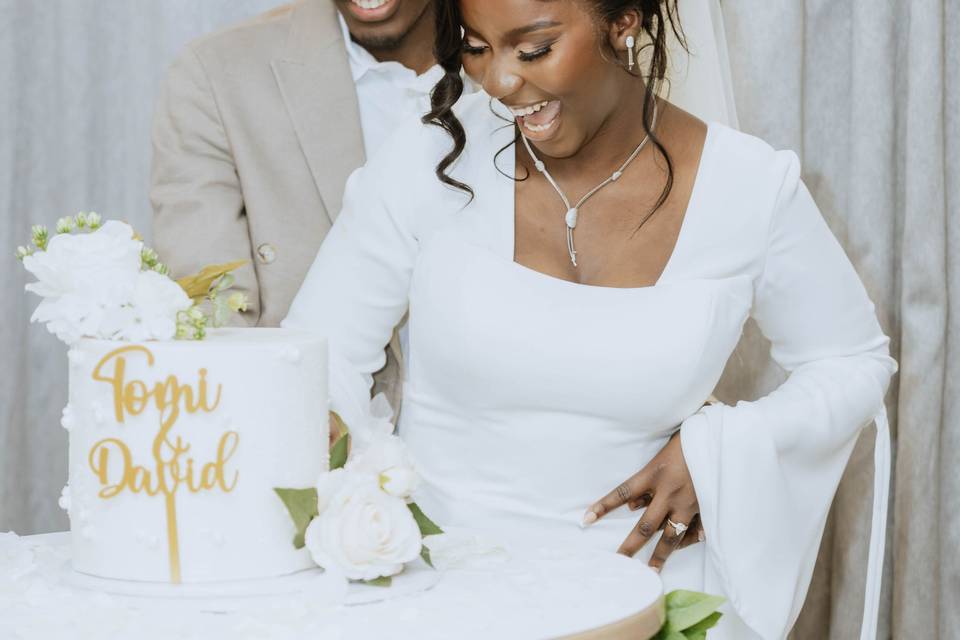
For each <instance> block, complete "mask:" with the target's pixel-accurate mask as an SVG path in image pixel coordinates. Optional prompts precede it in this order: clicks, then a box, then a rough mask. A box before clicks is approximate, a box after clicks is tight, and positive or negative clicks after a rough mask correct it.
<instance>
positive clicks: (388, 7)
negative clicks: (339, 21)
mask: <svg viewBox="0 0 960 640" xmlns="http://www.w3.org/2000/svg"><path fill="white" fill-rule="evenodd" d="M399 2H400V0H349V2H346V3H345V4H346V5H347V8H348V10H349V11H350V13H351V14H353V15H354V16H356V17H357V19H358V20H363V21H364V22H377V21H380V20H384V19H385V18H388V17H390V16H391V15H392V14H393V11H394V9H396V8H397V5H398V4H399Z"/></svg>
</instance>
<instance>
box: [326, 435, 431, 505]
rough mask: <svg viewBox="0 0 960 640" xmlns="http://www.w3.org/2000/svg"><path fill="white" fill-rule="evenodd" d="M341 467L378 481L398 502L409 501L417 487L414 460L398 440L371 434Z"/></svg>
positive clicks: (398, 438)
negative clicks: (402, 499)
mask: <svg viewBox="0 0 960 640" xmlns="http://www.w3.org/2000/svg"><path fill="white" fill-rule="evenodd" d="M344 467H345V468H346V469H347V470H348V471H359V472H362V473H369V474H371V475H373V476H375V477H377V479H378V480H379V482H380V486H381V487H383V490H384V491H386V492H387V493H389V494H390V495H392V496H397V497H398V498H408V497H410V495H411V494H413V492H414V491H415V490H416V488H417V486H419V476H418V475H417V472H416V468H415V465H414V463H413V459H412V457H411V456H410V452H409V451H408V450H407V445H406V443H405V442H404V441H403V440H401V439H400V437H399V436H394V435H390V434H386V433H382V432H381V433H374V434H373V435H372V436H371V437H370V438H369V439H368V440H366V441H365V442H362V443H361V444H359V445H358V446H357V449H356V450H354V452H353V455H351V456H350V459H349V460H347V463H346V464H345V465H344Z"/></svg>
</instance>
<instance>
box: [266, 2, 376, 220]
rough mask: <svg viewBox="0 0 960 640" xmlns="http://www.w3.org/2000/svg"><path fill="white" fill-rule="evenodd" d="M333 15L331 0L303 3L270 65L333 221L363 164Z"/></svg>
mask: <svg viewBox="0 0 960 640" xmlns="http://www.w3.org/2000/svg"><path fill="white" fill-rule="evenodd" d="M336 11H337V9H336V7H335V6H334V4H333V2H330V0H304V1H303V2H301V3H300V4H299V5H298V6H297V8H296V9H295V10H294V13H293V14H292V16H291V27H290V35H289V38H288V40H287V43H286V46H285V48H284V52H283V54H282V55H281V56H280V57H279V58H277V59H276V60H274V61H273V62H272V63H271V66H272V68H273V73H274V75H275V76H276V79H277V84H278V85H279V87H280V93H281V95H282V97H283V101H284V103H285V104H286V107H287V112H288V113H289V115H290V119H291V120H292V121H293V127H294V130H295V131H296V134H297V138H298V140H299V141H300V148H301V150H302V151H303V155H304V156H305V157H306V160H307V164H308V165H309V166H310V172H311V173H312V174H313V179H314V181H315V182H316V184H317V189H318V190H319V192H320V197H321V198H322V199H323V205H324V208H325V209H326V210H327V215H328V216H329V217H330V220H331V222H332V221H333V220H335V219H336V217H337V215H338V214H339V213H340V207H341V204H342V201H343V188H344V186H345V184H346V182H347V178H348V177H349V176H350V174H351V173H352V172H353V170H354V169H356V168H357V167H359V166H361V165H362V164H363V163H364V151H363V132H362V130H361V128H360V109H359V105H358V104H357V91H356V87H355V86H354V82H353V76H352V75H351V73H350V62H349V60H348V58H347V51H346V48H345V46H344V42H343V35H342V34H341V31H340V25H339V23H338V22H337V15H336Z"/></svg>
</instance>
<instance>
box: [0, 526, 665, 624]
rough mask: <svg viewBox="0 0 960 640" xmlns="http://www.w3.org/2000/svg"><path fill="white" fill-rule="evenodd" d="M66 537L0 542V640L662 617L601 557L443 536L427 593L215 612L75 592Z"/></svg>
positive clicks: (639, 586) (644, 591)
mask: <svg viewBox="0 0 960 640" xmlns="http://www.w3.org/2000/svg"><path fill="white" fill-rule="evenodd" d="M69 535H70V534H68V533H55V534H45V535H38V536H26V537H19V536H16V535H15V534H12V533H0V638H4V639H11V640H12V639H18V640H19V639H30V640H34V639H40V638H42V639H44V640H46V639H58V638H71V639H73V638H97V639H98V640H109V639H112V638H133V637H136V638H137V639H138V640H149V639H152V638H163V639H164V640H168V639H173V638H177V639H179V638H185V639H194V638H196V639H197V640H200V639H203V640H210V639H216V638H230V639H231V640H234V639H236V640H240V639H244V638H251V639H252V638H256V639H261V638H280V639H286V638H291V639H292V638H297V639H304V638H322V639H324V640H337V639H341V638H342V639H348V638H349V639H351V640H352V639H366V638H371V639H373V638H377V639H382V638H390V639H391V640H404V639H407V638H410V639H413V638H416V639H417V640H431V639H434V638H436V639H441V638H442V639H444V640H448V639H450V638H457V639H463V640H467V639H474V638H476V639H481V638H482V639H485V640H486V639H491V638H497V639H509V638H517V639H521V638H522V639H533V638H576V639H577V640H587V639H590V640H601V639H607V638H611V639H612V638H623V637H630V638H638V639H640V640H642V639H644V638H649V637H651V636H652V635H653V634H654V633H655V631H656V630H657V629H658V628H659V626H660V623H661V621H662V620H663V615H664V613H663V598H662V595H661V593H662V587H661V585H660V580H659V578H658V577H657V576H656V574H655V573H654V572H653V571H651V570H650V569H649V568H648V567H646V565H645V564H644V563H642V562H637V561H635V560H631V559H629V558H626V557H624V556H621V555H618V554H615V553H612V552H611V553H607V552H598V551H582V550H580V551H576V552H570V551H567V550H565V549H564V548H562V547H556V548H551V547H542V546H541V547H533V546H529V547H527V546H524V545H519V544H513V545H511V546H509V547H503V546H498V545H489V544H486V543H484V542H482V541H480V540H479V538H472V537H470V535H468V534H463V533H461V534H454V533H452V532H451V533H450V534H449V535H448V536H446V542H445V543H444V544H441V542H442V541H441V539H439V538H437V539H436V540H435V545H434V546H435V547H436V549H435V551H434V552H433V556H434V558H433V559H434V565H435V566H436V567H437V571H439V581H438V582H437V584H436V585H435V586H432V587H430V588H428V589H426V590H420V591H417V592H414V593H409V592H407V593H401V594H398V595H396V596H395V597H394V596H387V597H386V599H381V600H379V601H377V602H369V603H366V604H344V603H343V600H342V599H341V602H340V603H339V604H338V603H336V602H331V600H330V599H329V598H322V597H317V596H316V594H313V595H310V594H306V593H295V594H292V595H291V594H286V595H283V596H274V597H249V598H246V599H244V600H243V601H242V604H241V605H240V606H236V602H234V603H233V606H226V607H222V608H221V607H218V606H213V607H211V606H210V601H204V600H202V599H191V598H158V597H130V596H118V595H110V594H107V593H103V592H100V591H95V590H89V589H86V588H82V587H80V586H77V585H76V581H75V580H73V579H72V578H73V577H75V576H76V574H74V573H73V572H72V570H71V569H70V567H69V561H70V545H69V540H70V538H69ZM457 536H459V537H457ZM419 569H420V570H423V571H427V570H430V569H429V568H428V567H426V566H425V565H424V566H423V567H420V568H419ZM431 571H432V570H431ZM395 584H397V585H399V584H400V582H399V581H397V583H395ZM358 586H359V588H360V589H382V587H372V586H366V585H358ZM377 595H379V594H377ZM377 595H375V597H377ZM361 599H362V598H361ZM367 599H368V600H369V598H367ZM354 601H356V598H354Z"/></svg>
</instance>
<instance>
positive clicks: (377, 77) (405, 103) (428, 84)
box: [337, 13, 473, 160]
mask: <svg viewBox="0 0 960 640" xmlns="http://www.w3.org/2000/svg"><path fill="white" fill-rule="evenodd" d="M337 18H338V19H339V20H340V28H341V29H343V41H344V43H346V47H347V56H348V57H349V59H350V73H351V74H352V75H353V82H354V84H356V86H357V102H359V103H360V126H361V128H362V129H363V147H364V151H365V152H366V157H367V160H369V159H370V158H371V157H372V156H373V154H374V152H376V150H377V149H379V148H380V145H381V144H383V141H384V140H386V139H387V137H388V136H389V135H390V133H391V132H393V130H394V129H396V128H397V125H399V124H400V123H401V122H406V121H409V120H410V118H411V116H413V115H416V116H422V115H423V114H425V113H427V112H428V111H429V110H430V91H431V90H432V89H433V87H434V85H436V84H437V82H438V81H439V80H440V78H442V77H443V69H442V68H441V67H440V65H436V64H435V65H433V66H432V67H430V68H429V69H427V70H426V71H425V72H423V73H421V74H420V75H417V72H416V71H414V70H413V69H410V68H408V67H405V66H403V65H402V64H400V63H399V62H393V61H388V62H380V61H379V60H377V59H376V58H374V57H373V55H372V54H371V53H370V52H369V51H367V50H366V49H364V48H363V47H362V46H360V45H359V44H357V43H356V42H354V41H353V40H352V39H351V38H350V30H349V29H348V28H347V23H346V21H345V20H344V19H343V16H342V15H340V14H339V13H338V14H337ZM472 90H473V89H472V85H471V83H470V81H469V80H465V81H464V92H465V93H468V92H472Z"/></svg>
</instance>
